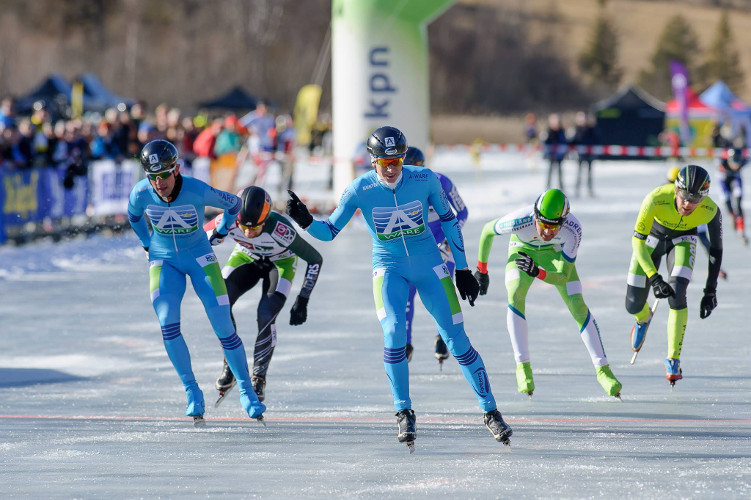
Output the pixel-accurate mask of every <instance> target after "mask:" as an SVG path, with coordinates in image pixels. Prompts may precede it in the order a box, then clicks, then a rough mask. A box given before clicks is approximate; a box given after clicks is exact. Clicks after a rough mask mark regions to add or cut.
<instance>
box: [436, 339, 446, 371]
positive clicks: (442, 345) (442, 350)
mask: <svg viewBox="0 0 751 500" xmlns="http://www.w3.org/2000/svg"><path fill="white" fill-rule="evenodd" d="M435 359H437V360H438V364H439V365H440V368H441V370H443V362H444V361H445V360H447V359H449V348H448V347H447V346H446V342H444V341H443V339H442V338H441V336H440V335H436V336H435Z"/></svg>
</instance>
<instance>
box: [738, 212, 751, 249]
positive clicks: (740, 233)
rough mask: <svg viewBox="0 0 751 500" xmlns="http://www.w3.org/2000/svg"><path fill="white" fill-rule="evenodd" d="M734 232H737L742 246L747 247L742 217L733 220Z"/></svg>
mask: <svg viewBox="0 0 751 500" xmlns="http://www.w3.org/2000/svg"><path fill="white" fill-rule="evenodd" d="M735 230H736V231H737V232H738V237H739V238H740V239H741V241H742V242H743V244H744V245H748V238H747V237H746V228H745V227H744V222H743V217H742V216H740V215H739V216H738V217H736V218H735Z"/></svg>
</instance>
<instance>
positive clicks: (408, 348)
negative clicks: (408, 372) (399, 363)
mask: <svg viewBox="0 0 751 500" xmlns="http://www.w3.org/2000/svg"><path fill="white" fill-rule="evenodd" d="M414 350H415V349H414V348H413V347H412V344H407V345H406V346H405V347H404V353H405V354H406V355H407V363H409V362H410V361H412V351H414Z"/></svg>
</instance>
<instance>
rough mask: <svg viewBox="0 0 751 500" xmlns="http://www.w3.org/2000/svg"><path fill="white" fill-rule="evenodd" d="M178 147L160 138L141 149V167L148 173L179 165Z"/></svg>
mask: <svg viewBox="0 0 751 500" xmlns="http://www.w3.org/2000/svg"><path fill="white" fill-rule="evenodd" d="M177 156H178V155H177V148H176V147H175V145H174V144H172V143H171V142H169V141H164V140H162V139H158V140H156V141H151V142H150V143H148V144H146V145H145V146H144V147H143V149H142V150H141V167H143V170H144V172H146V173H147V174H157V173H159V172H164V171H165V170H169V169H171V168H174V167H175V165H177Z"/></svg>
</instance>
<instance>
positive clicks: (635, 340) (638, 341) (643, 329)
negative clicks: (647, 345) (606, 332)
mask: <svg viewBox="0 0 751 500" xmlns="http://www.w3.org/2000/svg"><path fill="white" fill-rule="evenodd" d="M652 316H654V313H653V312H652V310H650V311H649V318H647V321H643V322H640V321H634V326H633V328H631V349H632V350H633V351H634V352H639V349H641V346H643V345H644V340H645V339H646V338H647V329H648V328H649V323H650V322H651V321H652Z"/></svg>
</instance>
